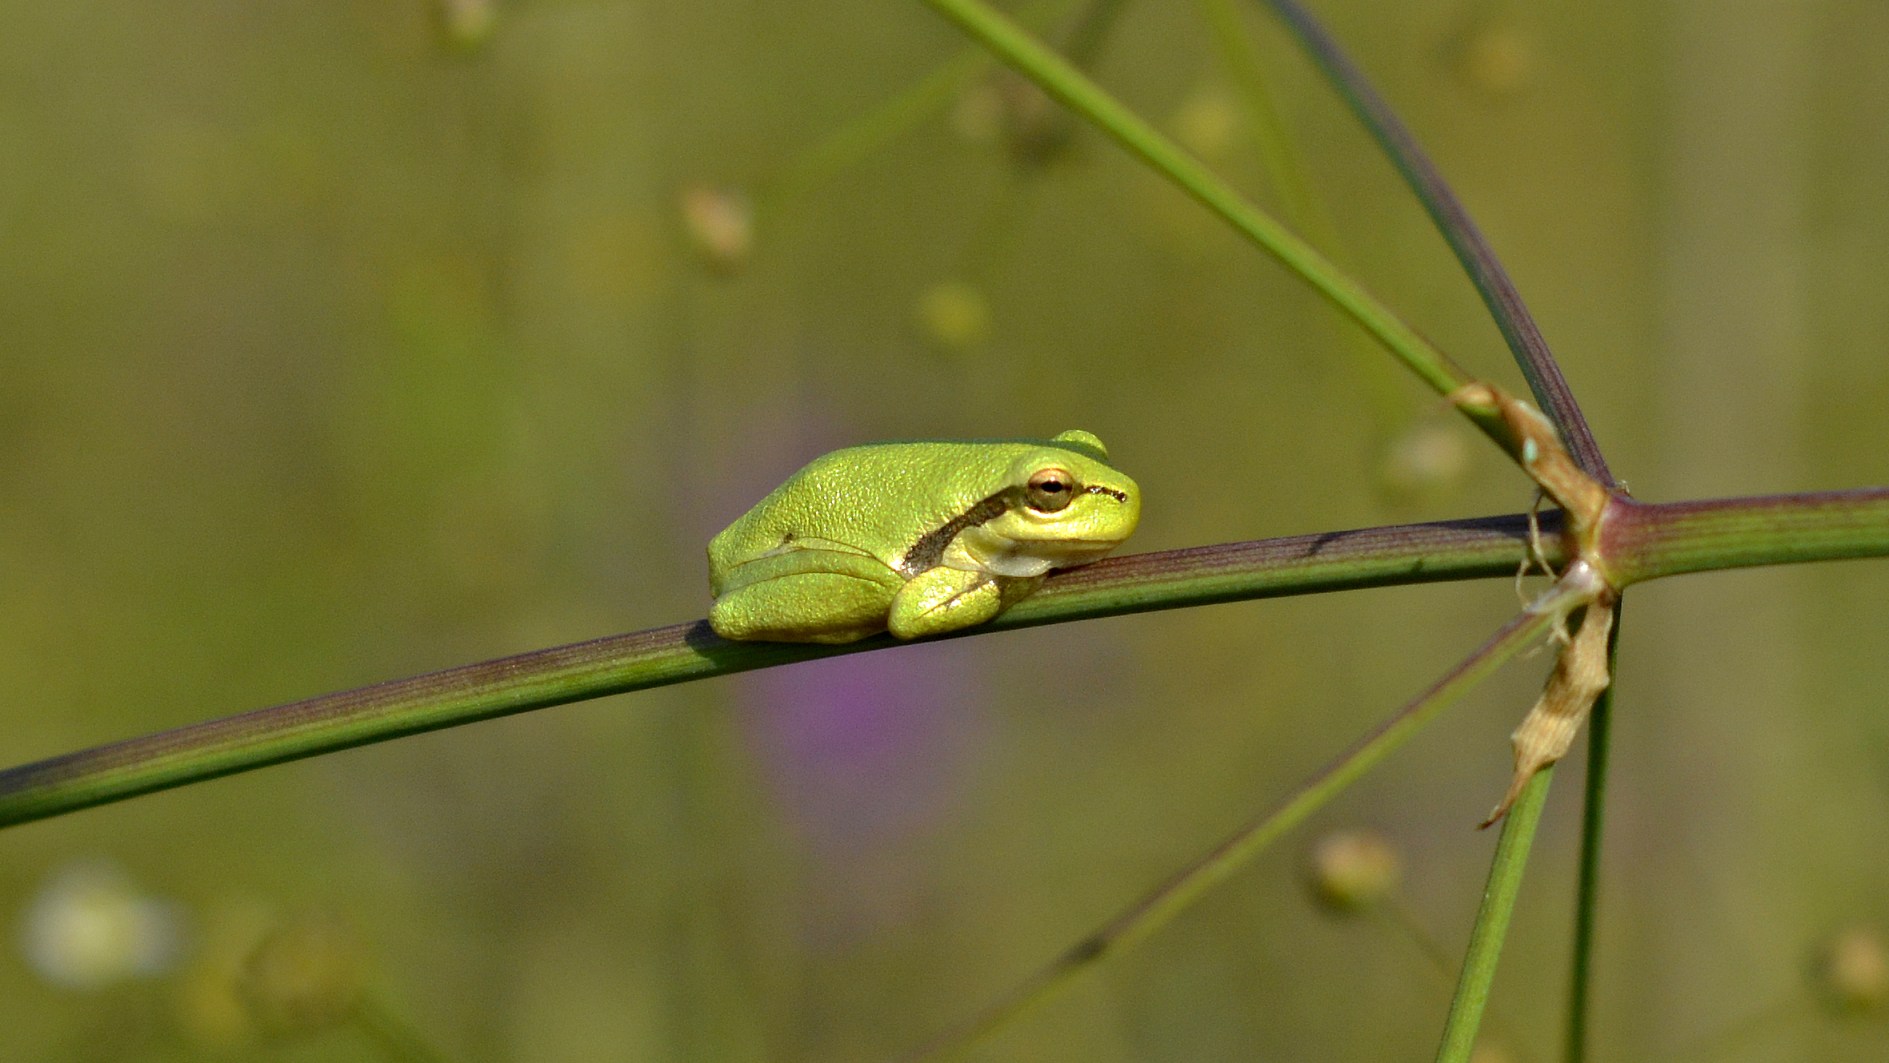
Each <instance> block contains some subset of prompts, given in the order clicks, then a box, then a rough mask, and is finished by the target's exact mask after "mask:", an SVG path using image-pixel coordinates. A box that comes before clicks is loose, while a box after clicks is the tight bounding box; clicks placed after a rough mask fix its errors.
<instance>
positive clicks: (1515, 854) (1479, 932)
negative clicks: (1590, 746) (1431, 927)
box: [1436, 766, 1554, 1063]
mask: <svg viewBox="0 0 1889 1063" xmlns="http://www.w3.org/2000/svg"><path fill="white" fill-rule="evenodd" d="M1553 779H1554V768H1553V767H1552V766H1551V767H1547V768H1543V769H1542V770H1541V771H1538V772H1536V773H1535V777H1534V778H1532V779H1530V780H1529V781H1528V785H1527V786H1524V787H1523V788H1522V793H1521V796H1520V797H1518V798H1516V800H1515V805H1514V807H1512V808H1510V809H1509V815H1508V818H1507V819H1505V820H1503V821H1502V837H1501V838H1500V839H1498V840H1497V842H1496V846H1495V859H1494V860H1493V861H1492V862H1491V863H1490V866H1489V883H1488V885H1487V886H1486V887H1485V888H1484V889H1483V893H1482V906H1481V907H1480V908H1479V909H1477V911H1476V924H1475V928H1474V929H1473V930H1471V931H1470V935H1469V954H1468V955H1467V956H1466V957H1464V959H1463V969H1462V973H1461V975H1460V976H1459V977H1458V980H1457V983H1456V996H1455V997H1454V998H1453V999H1452V1000H1451V1001H1450V1014H1449V1019H1448V1021H1447V1022H1446V1023H1445V1024H1444V1027H1443V1043H1442V1046H1441V1047H1439V1048H1438V1049H1437V1053H1436V1058H1437V1063H1468V1060H1469V1055H1470V1053H1471V1052H1473V1051H1474V1050H1475V1047H1476V1032H1477V1030H1478V1029H1479V1028H1480V1027H1481V1025H1482V1013H1483V1010H1484V1009H1485V1008H1487V1007H1488V1004H1489V988H1490V986H1491V985H1493V984H1494V982H1495V969H1496V961H1497V960H1498V959H1500V957H1501V954H1502V942H1503V939H1504V938H1506V937H1507V936H1508V931H1509V918H1510V916H1512V915H1513V914H1514V913H1515V897H1516V894H1517V893H1519V892H1520V891H1521V888H1522V873H1523V871H1525V870H1526V869H1527V867H1528V851H1529V849H1530V848H1532V847H1533V846H1534V843H1535V828H1536V826H1537V825H1539V824H1540V822H1541V810H1542V808H1543V806H1544V805H1546V804H1547V802H1548V785H1549V783H1550V782H1552V781H1553Z"/></svg>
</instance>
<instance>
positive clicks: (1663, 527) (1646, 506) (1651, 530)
mask: <svg viewBox="0 0 1889 1063" xmlns="http://www.w3.org/2000/svg"><path fill="white" fill-rule="evenodd" d="M1600 550H1601V556H1602V557H1603V558H1604V559H1605V564H1606V574H1607V578H1608V581H1609V582H1610V583H1612V584H1613V585H1614V586H1615V587H1625V586H1627V585H1629V584H1632V583H1638V582H1640V581H1641V580H1649V579H1657V578H1659V577H1661V576H1677V575H1680V574H1682V573H1686V572H1705V571H1709V570H1716V569H1723V568H1745V567H1748V566H1751V565H1776V564H1790V563H1793V562H1797V561H1829V560H1834V559H1837V558H1845V557H1882V556H1884V555H1885V554H1889V487H1864V488H1858V489H1856V490H1852V491H1818V492H1811V493H1805V494H1794V495H1765V496H1762V497H1758V498H1729V499H1718V500H1715V501H1710V502H1664V503H1643V502H1632V501H1628V500H1625V499H1619V498H1616V499H1615V500H1614V502H1613V504H1612V505H1611V506H1610V507H1609V509H1608V513H1607V515H1606V517H1605V518H1604V520H1603V522H1602V525H1601V536H1600Z"/></svg>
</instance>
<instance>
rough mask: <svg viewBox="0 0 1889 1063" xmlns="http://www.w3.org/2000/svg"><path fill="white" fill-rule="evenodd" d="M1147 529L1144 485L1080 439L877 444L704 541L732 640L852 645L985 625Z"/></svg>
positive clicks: (1096, 442)
mask: <svg viewBox="0 0 1889 1063" xmlns="http://www.w3.org/2000/svg"><path fill="white" fill-rule="evenodd" d="M1140 519H1141V489H1140V488H1139V487H1136V486H1135V481H1133V480H1131V479H1129V478H1128V477H1127V476H1124V475H1123V474H1122V473H1120V472H1119V471H1117V470H1116V469H1115V468H1114V467H1113V466H1111V465H1110V464H1109V463H1108V451H1107V449H1106V448H1104V447H1103V446H1102V441H1101V440H1100V439H1097V438H1096V437H1094V436H1092V435H1090V434H1089V433H1087V432H1081V431H1069V432H1064V433H1062V434H1061V435H1059V436H1057V437H1056V438H1054V439H1047V440H1034V439H1018V440H994V441H985V442H962V443H948V442H915V443H874V444H871V445H868V446H860V447H848V448H846V449H845V450H836V451H834V452H833V453H831V454H827V455H824V456H822V457H819V458H816V459H814V461H813V462H812V463H811V464H809V465H808V466H807V467H806V468H804V469H801V470H800V471H799V472H797V473H795V474H793V475H792V476H791V477H788V479H787V482H786V483H784V484H782V485H780V486H779V487H777V488H775V489H774V491H773V493H772V494H769V495H768V496H767V497H766V498H763V499H762V500H761V501H760V502H759V503H758V504H756V505H755V507H754V508H753V509H751V510H749V511H748V512H747V513H745V514H743V515H742V516H741V518H740V519H739V520H737V521H735V522H734V523H733V524H730V525H729V526H728V527H727V528H726V529H724V530H723V531H722V532H721V534H719V535H717V536H715V538H714V540H713V541H712V542H710V543H709V544H708V579H709V589H710V590H711V591H712V592H713V593H714V595H715V605H714V607H713V608H712V609H711V610H710V611H709V615H708V620H709V623H710V625H712V626H713V627H714V629H715V632H716V634H719V635H721V636H722V637H723V638H728V639H765V640H771V641H776V642H852V641H853V640H855V639H861V638H865V637H866V636H868V635H872V634H876V633H878V632H880V631H887V630H890V631H891V632H892V634H894V635H896V636H897V637H899V638H902V639H911V638H919V637H921V636H924V635H936V634H939V633H941V632H946V631H955V630H957V629H959V628H964V627H970V626H971V625H973V624H981V623H983V622H984V621H986V620H989V619H990V618H991V617H994V616H996V615H997V614H998V613H999V612H1001V611H1003V609H1004V608H1005V607H1006V606H1008V605H1010V604H1012V603H1014V602H1016V601H1017V600H1018V599H1020V598H1022V597H1024V596H1025V595H1027V594H1029V593H1030V592H1031V591H1033V590H1035V589H1036V586H1037V584H1039V583H1040V582H1042V578H1043V575H1044V574H1045V573H1047V572H1049V571H1050V570H1051V569H1055V568H1071V567H1074V566H1076V565H1086V564H1088V563H1089V562H1091V561H1094V560H1097V559H1098V558H1100V557H1102V555H1104V554H1106V553H1108V552H1109V551H1110V550H1113V549H1114V548H1115V547H1117V546H1119V545H1121V543H1122V541H1123V540H1125V539H1127V538H1128V536H1129V533H1131V532H1133V531H1134V530H1135V524H1136V522H1138V521H1139V520H1140Z"/></svg>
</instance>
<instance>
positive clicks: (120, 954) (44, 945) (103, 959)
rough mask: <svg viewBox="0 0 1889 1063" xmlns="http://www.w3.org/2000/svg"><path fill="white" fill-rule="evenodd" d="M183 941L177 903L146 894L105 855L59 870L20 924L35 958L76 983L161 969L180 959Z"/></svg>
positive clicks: (51, 973)
mask: <svg viewBox="0 0 1889 1063" xmlns="http://www.w3.org/2000/svg"><path fill="white" fill-rule="evenodd" d="M181 939H182V919H181V916H180V914H179V912H178V908H177V906H176V905H175V904H173V903H170V902H168V901H163V900H159V899H157V898H155V897H149V896H146V895H144V894H141V893H139V892H138V890H137V889H136V887H134V886H133V885H132V883H131V880H130V879H129V878H127V877H126V876H125V874H124V873H123V872H122V871H120V870H119V869H118V868H117V867H115V866H114V865H112V864H109V863H105V862H102V861H93V862H87V863H81V864H74V865H70V866H68V867H67V868H65V869H64V870H62V871H60V872H58V873H57V874H54V875H53V876H52V877H51V878H50V879H48V880H47V882H46V884H45V885H44V886H43V887H41V889H40V891H39V894H38V895H37V896H35V897H34V898H33V900H32V901H31V902H30V903H29V904H28V905H27V907H26V912H25V916H24V918H23V919H22V920H21V924H20V950H21V952H23V953H24V954H25V956H26V962H27V964H28V965H29V966H31V967H32V968H33V970H34V971H35V972H37V973H38V974H39V976H40V977H41V978H44V979H45V980H46V981H48V982H50V983H52V984H53V985H56V986H63V987H65V988H68V989H98V988H101V987H104V986H107V985H110V984H112V983H113V982H119V981H123V980H124V979H127V978H133V977H138V976H144V975H154V974H160V973H162V972H164V971H165V970H168V969H169V968H170V967H171V966H172V964H173V963H175V961H176V959H177V955H178V952H179V951H180V949H179V945H180V942H181Z"/></svg>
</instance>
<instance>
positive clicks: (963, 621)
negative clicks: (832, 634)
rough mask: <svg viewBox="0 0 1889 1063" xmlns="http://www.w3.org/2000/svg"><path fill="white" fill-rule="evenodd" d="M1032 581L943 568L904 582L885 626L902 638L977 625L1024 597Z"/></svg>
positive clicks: (894, 600)
mask: <svg viewBox="0 0 1889 1063" xmlns="http://www.w3.org/2000/svg"><path fill="white" fill-rule="evenodd" d="M1038 582H1039V581H1038V580H1034V579H1006V578H1002V577H998V576H993V575H991V574H990V573H988V572H967V571H964V570H963V569H956V568H947V567H945V566H943V565H940V566H938V567H937V568H931V569H926V570H925V571H924V572H921V573H919V574H918V575H916V576H913V577H912V578H911V579H910V580H909V581H907V582H906V584H905V587H904V589H902V590H900V591H899V593H898V596H897V597H896V598H894V599H893V600H892V613H891V615H890V616H889V617H888V618H887V620H886V627H887V628H889V629H890V630H891V632H892V634H894V635H896V636H898V637H899V638H902V639H915V638H919V637H921V636H924V635H937V634H941V633H943V632H946V631H956V630H957V629H959V628H961V627H970V626H971V625H973V624H981V623H983V622H984V621H986V620H989V619H990V618H991V617H993V616H996V615H997V614H998V613H1000V612H1002V611H1003V609H1004V606H1006V605H1009V604H1010V603H1012V602H1014V601H1016V600H1017V599H1018V598H1021V597H1023V596H1024V595H1025V594H1028V593H1029V592H1030V590H1031V589H1032V588H1034V587H1035V586H1036V584H1037V583H1038Z"/></svg>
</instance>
